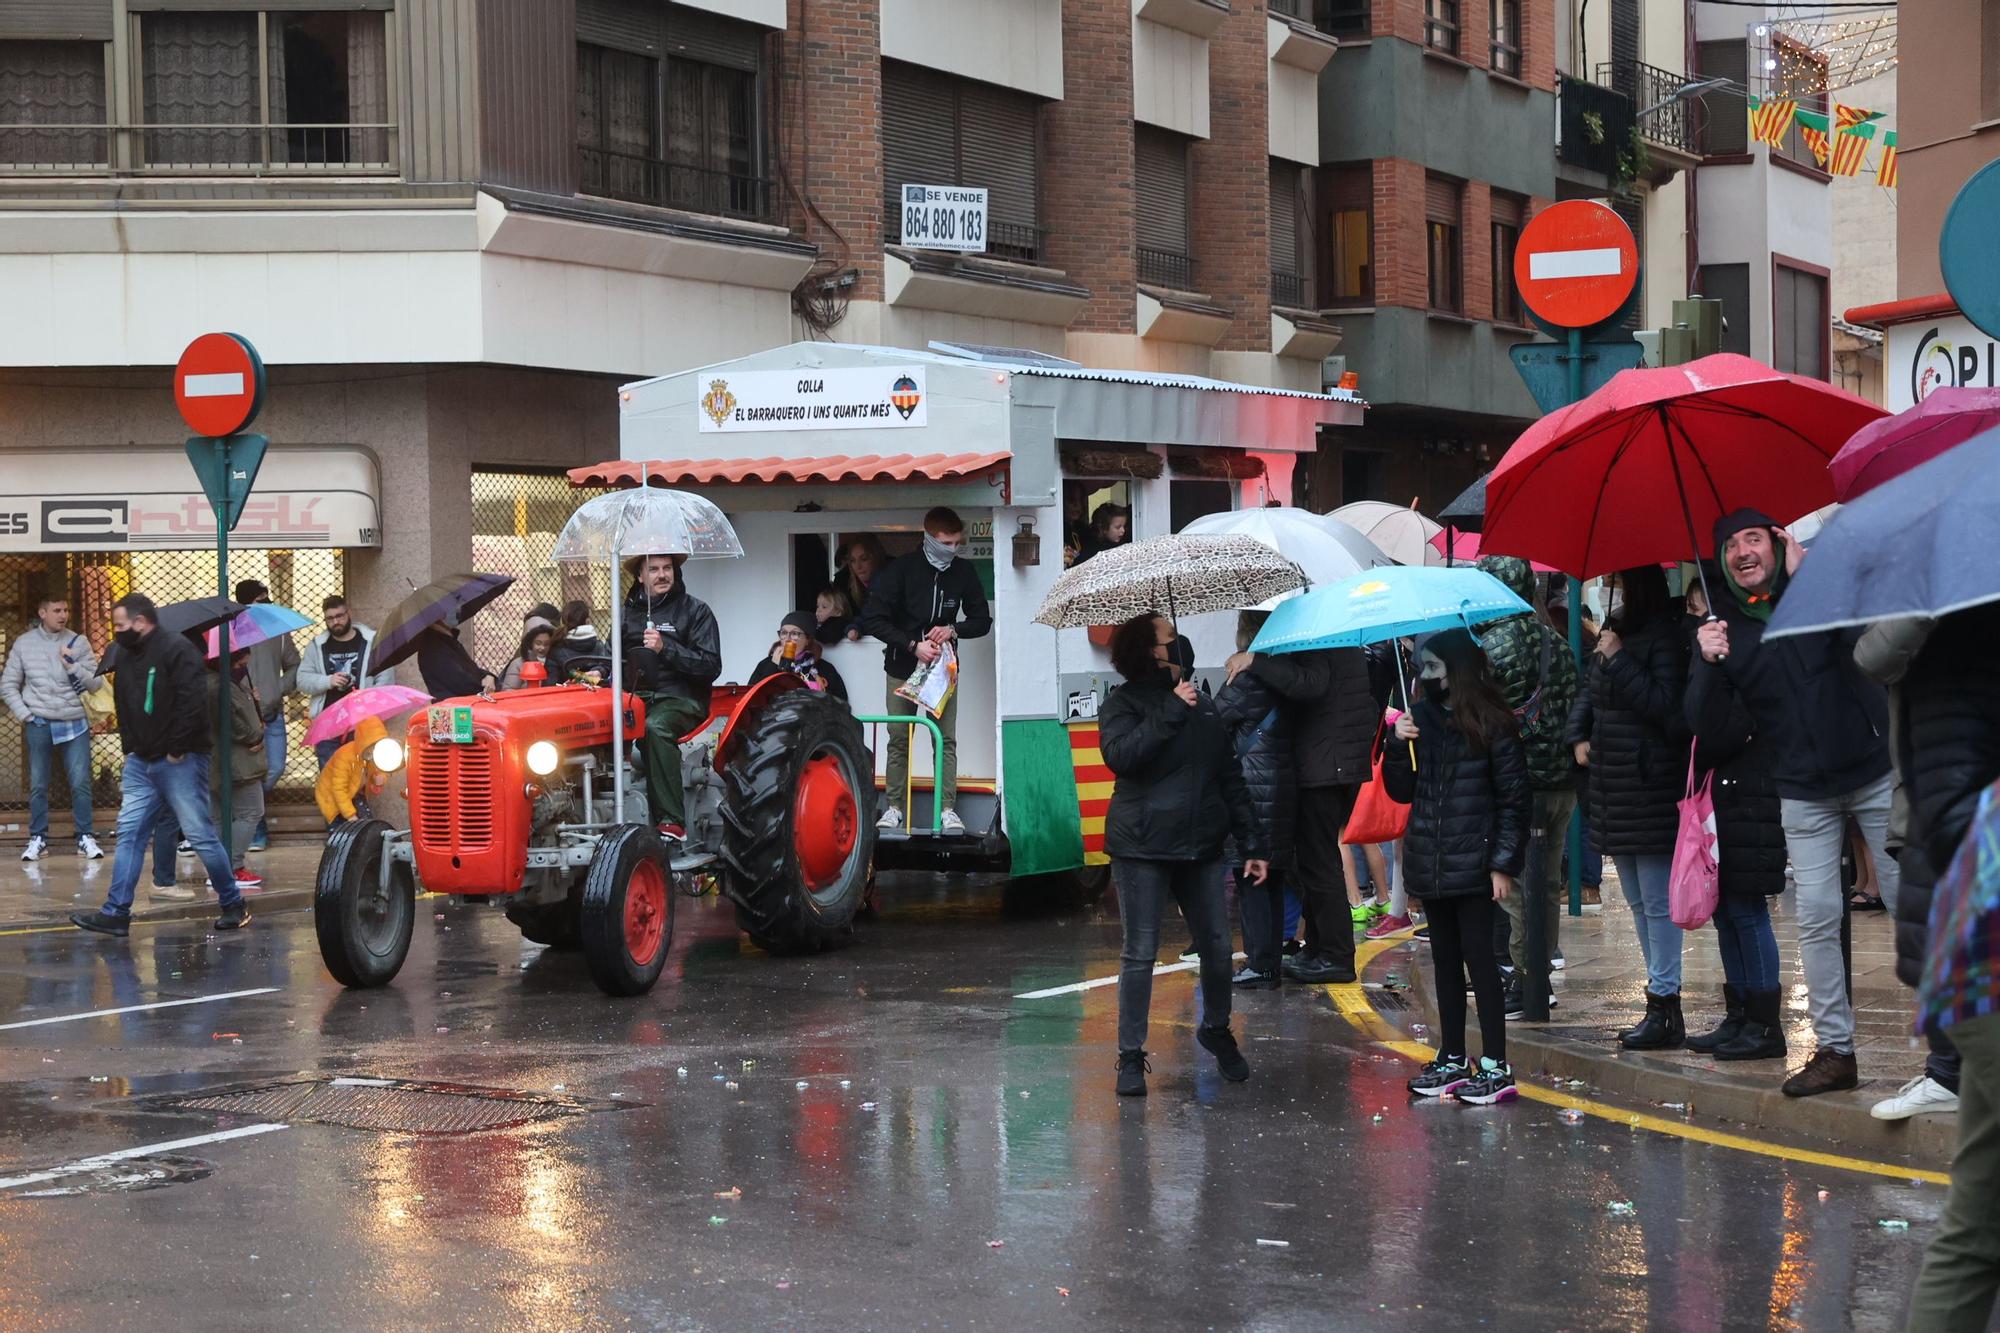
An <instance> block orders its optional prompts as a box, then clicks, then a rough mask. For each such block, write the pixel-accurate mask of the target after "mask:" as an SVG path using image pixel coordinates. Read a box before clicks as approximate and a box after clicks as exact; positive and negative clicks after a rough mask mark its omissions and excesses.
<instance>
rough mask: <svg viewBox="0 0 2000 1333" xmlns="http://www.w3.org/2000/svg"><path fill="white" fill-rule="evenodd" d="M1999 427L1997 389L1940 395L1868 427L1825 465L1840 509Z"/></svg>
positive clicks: (1939, 392)
mask: <svg viewBox="0 0 2000 1333" xmlns="http://www.w3.org/2000/svg"><path fill="white" fill-rule="evenodd" d="M1994 426H2000V389H1938V390H1936V391H1935V392H1933V393H1932V394H1931V396H1930V397H1928V398H1926V399H1924V401H1922V402H1921V403H1918V404H1917V405H1916V406H1915V407H1913V408H1910V409H1909V410H1908V411H1905V412H1899V413H1897V414H1896V415H1895V416H1893V417H1886V418H1884V419H1883V420H1880V421H1871V422H1869V423H1868V424H1867V425H1865V426H1863V427H1862V428H1861V429H1860V430H1857V431H1855V432H1854V434H1853V435H1852V436H1850V437H1849V438H1848V441H1847V443H1846V444H1844V445H1842V446H1841V449H1840V452H1839V453H1837V454H1835V455H1834V456H1833V461H1832V462H1831V463H1829V464H1827V468H1828V470H1829V471H1831V472H1832V473H1833V493H1834V494H1835V495H1836V496H1838V497H1839V498H1840V501H1841V503H1843V504H1845V503H1846V502H1847V501H1849V500H1852V499H1855V498H1856V497H1858V496H1861V495H1865V494H1866V493H1868V492H1869V491H1872V490H1874V489H1875V488H1876V487H1877V486H1880V485H1881V484H1882V483H1883V482H1885V481H1890V480H1893V479H1894V478H1896V477H1900V476H1902V475H1903V474H1904V473H1905V472H1908V471H1909V470H1910V469H1911V468H1913V467H1915V466H1917V465H1918V464H1919V463H1928V462H1930V460H1931V459H1933V458H1936V457H1937V456H1938V455H1939V454H1941V453H1943V452H1944V451H1945V450H1947V449H1950V448H1953V447H1955V446H1957V445H1961V444H1964V443H1965V442H1966V441H1967V440H1969V439H1971V438H1972V437H1973V436H1975V435H1979V434H1982V433H1984V432H1985V431H1987V430H1990V429H1992V428H1993V427H1994Z"/></svg>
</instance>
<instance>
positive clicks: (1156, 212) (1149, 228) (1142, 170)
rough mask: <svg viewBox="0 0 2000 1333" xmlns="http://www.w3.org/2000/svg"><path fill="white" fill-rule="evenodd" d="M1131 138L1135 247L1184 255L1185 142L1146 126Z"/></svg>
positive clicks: (1185, 212) (1185, 210)
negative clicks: (1136, 234) (1137, 241)
mask: <svg viewBox="0 0 2000 1333" xmlns="http://www.w3.org/2000/svg"><path fill="white" fill-rule="evenodd" d="M1136 130H1137V133H1136V134H1135V135H1134V136H1133V152H1134V157H1135V161H1134V166H1135V168H1136V170H1135V172H1134V176H1135V177H1136V184H1137V185H1138V189H1137V191H1136V194H1137V198H1136V200H1135V203H1136V206H1137V212H1138V222H1139V227H1138V239H1139V244H1140V245H1142V246H1145V247H1146V248H1148V249H1152V250H1165V251H1167V252H1168V253H1170V254H1176V255H1184V254H1186V253H1188V148H1187V140H1186V139H1184V138H1182V137H1181V136H1180V135H1178V134H1174V133H1171V132H1170V131H1167V130H1160V129H1155V128H1153V127H1152V126H1150V125H1140V126H1137V127H1136Z"/></svg>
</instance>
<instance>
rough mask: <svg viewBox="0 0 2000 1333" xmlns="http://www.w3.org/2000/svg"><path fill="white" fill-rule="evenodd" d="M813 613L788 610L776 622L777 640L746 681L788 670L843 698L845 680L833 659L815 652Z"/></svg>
mask: <svg viewBox="0 0 2000 1333" xmlns="http://www.w3.org/2000/svg"><path fill="white" fill-rule="evenodd" d="M813 629H814V626H813V617H812V616H810V615H808V614H807V613H805V612H804V611H792V612H788V613H787V614H786V616H785V618H784V620H783V621H781V622H780V623H779V625H778V641H777V642H776V643H774V644H772V645H771V655H770V656H769V657H766V658H765V659H764V660H763V661H761V662H759V663H758V664H757V666H756V668H755V669H754V670H753V671H751V673H750V684H752V685H755V684H756V683H757V682H758V681H760V680H764V679H767V678H769V677H771V676H775V675H778V674H780V673H781V672H786V671H789V672H791V673H792V674H793V675H794V676H797V677H798V678H799V679H800V680H802V681H804V682H805V684H806V688H807V689H810V690H819V691H821V692H823V693H826V694H830V695H832V696H833V697H834V698H836V699H839V700H841V701H842V702H845V701H846V699H847V682H846V681H844V680H842V679H841V678H840V672H838V671H836V670H835V669H834V666H833V663H831V662H829V661H827V660H826V659H825V658H823V657H821V656H820V655H819V640H818V639H817V638H816V637H815V636H814V633H813Z"/></svg>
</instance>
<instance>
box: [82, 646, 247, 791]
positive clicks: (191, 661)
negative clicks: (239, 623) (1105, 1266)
mask: <svg viewBox="0 0 2000 1333" xmlns="http://www.w3.org/2000/svg"><path fill="white" fill-rule="evenodd" d="M253 651H254V650H253ZM213 693H214V689H213V687H212V686H211V685H210V684H209V680H208V672H207V670H206V669H205V668H204V667H203V666H202V659H201V652H200V650H199V649H197V648H196V647H195V646H194V645H193V644H191V643H189V642H188V641H187V640H186V639H185V638H183V637H181V636H180V635H178V634H174V633H171V632H169V631H167V630H163V629H159V628H157V627H155V628H154V630H153V632H152V633H151V634H148V635H147V636H146V637H145V638H143V639H141V640H139V646H138V647H137V648H126V647H125V646H123V645H122V644H121V645H119V648H118V656H117V658H116V659H115V665H114V668H113V674H112V677H111V697H112V700H113V702H115V703H116V704H117V706H118V740H119V743H120V744H121V745H122V746H123V747H124V749H125V753H126V754H129V755H134V756H136V757H138V758H140V759H165V758H166V757H167V756H168V755H176V754H207V753H208V752H209V750H210V749H211V748H212V746H213V742H212V741H211V740H210V739H209V737H210V735H211V734H212V733H211V731H210V728H209V721H208V719H209V699H210V697H211V696H212V695H213Z"/></svg>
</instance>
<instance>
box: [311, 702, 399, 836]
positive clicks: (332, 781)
mask: <svg viewBox="0 0 2000 1333" xmlns="http://www.w3.org/2000/svg"><path fill="white" fill-rule="evenodd" d="M388 734H389V730H388V728H387V727H384V726H383V725H382V719H381V718H379V717H364V718H362V719H361V724H360V725H359V726H357V727H356V728H355V729H354V739H353V740H351V741H349V742H347V744H345V745H343V746H341V747H340V748H339V749H338V750H335V751H334V752H333V757H332V758H331V759H329V760H327V761H326V767H325V768H323V769H321V770H320V772H319V782H318V783H317V784H316V785H315V786H314V787H313V800H314V801H315V802H316V803H317V804H318V805H319V812H320V814H321V815H323V816H324V817H325V819H326V822H327V823H329V824H332V823H334V822H335V821H336V820H341V819H353V818H355V817H356V815H357V814H358V811H356V809H355V807H354V800H355V798H356V797H357V796H359V795H361V789H362V787H363V786H364V785H368V784H371V783H376V782H377V779H378V778H379V776H380V775H379V774H377V773H376V772H375V766H374V765H373V764H371V763H369V762H368V756H369V755H370V754H372V753H374V750H375V742H376V741H379V740H381V739H382V738H383V737H384V736H387V735H388ZM378 789H379V784H378Z"/></svg>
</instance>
